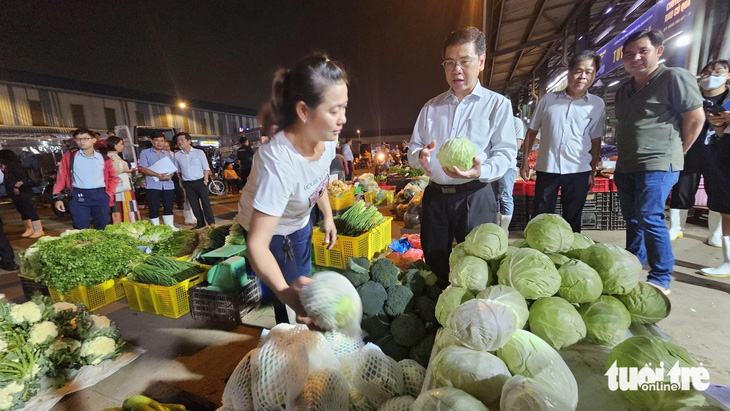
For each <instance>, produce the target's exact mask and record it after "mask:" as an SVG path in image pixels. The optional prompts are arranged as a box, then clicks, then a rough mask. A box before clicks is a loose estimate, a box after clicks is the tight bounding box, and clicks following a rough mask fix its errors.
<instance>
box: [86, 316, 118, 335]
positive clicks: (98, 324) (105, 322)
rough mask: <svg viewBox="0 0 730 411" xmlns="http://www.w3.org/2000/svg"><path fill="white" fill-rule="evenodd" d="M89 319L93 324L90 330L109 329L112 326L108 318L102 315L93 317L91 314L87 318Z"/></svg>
mask: <svg viewBox="0 0 730 411" xmlns="http://www.w3.org/2000/svg"><path fill="white" fill-rule="evenodd" d="M89 319H90V320H91V322H93V323H94V325H93V327H92V330H94V331H97V330H103V329H105V328H109V327H110V326H111V325H112V322H111V321H110V320H109V317H105V316H103V315H94V314H91V315H90V316H89Z"/></svg>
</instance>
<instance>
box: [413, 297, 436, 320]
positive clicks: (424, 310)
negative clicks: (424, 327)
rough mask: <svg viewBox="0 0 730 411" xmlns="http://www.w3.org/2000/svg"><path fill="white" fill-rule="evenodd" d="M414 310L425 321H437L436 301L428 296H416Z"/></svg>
mask: <svg viewBox="0 0 730 411" xmlns="http://www.w3.org/2000/svg"><path fill="white" fill-rule="evenodd" d="M413 311H414V312H415V313H416V314H418V318H420V319H421V321H423V322H424V323H432V322H436V303H435V302H434V301H433V300H432V299H430V298H428V297H418V298H416V299H415V303H414V307H413Z"/></svg>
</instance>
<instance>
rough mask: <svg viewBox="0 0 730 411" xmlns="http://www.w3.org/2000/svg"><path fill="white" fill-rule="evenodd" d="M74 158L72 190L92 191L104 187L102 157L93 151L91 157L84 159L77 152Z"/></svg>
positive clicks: (80, 152)
mask: <svg viewBox="0 0 730 411" xmlns="http://www.w3.org/2000/svg"><path fill="white" fill-rule="evenodd" d="M75 156H76V157H74V169H73V170H72V171H71V172H72V173H73V186H74V188H81V189H93V188H104V187H106V181H105V179H104V156H102V155H101V153H100V152H98V151H94V154H93V155H92V156H91V157H86V156H85V155H84V153H83V151H82V150H79V151H77V152H76V154H75Z"/></svg>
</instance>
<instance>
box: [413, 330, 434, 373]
mask: <svg viewBox="0 0 730 411" xmlns="http://www.w3.org/2000/svg"><path fill="white" fill-rule="evenodd" d="M434 341H436V336H435V335H427V336H426V337H424V338H423V339H422V340H421V341H419V342H418V344H416V345H415V346H414V347H413V348H411V352H410V353H409V358H410V359H412V360H416V361H418V363H419V364H421V365H422V366H424V367H428V360H429V359H430V358H431V352H432V351H433V343H434Z"/></svg>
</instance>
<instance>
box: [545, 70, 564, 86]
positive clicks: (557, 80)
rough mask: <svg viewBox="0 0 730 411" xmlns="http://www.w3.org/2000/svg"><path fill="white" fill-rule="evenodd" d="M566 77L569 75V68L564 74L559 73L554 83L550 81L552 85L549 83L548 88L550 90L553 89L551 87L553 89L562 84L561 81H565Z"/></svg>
mask: <svg viewBox="0 0 730 411" xmlns="http://www.w3.org/2000/svg"><path fill="white" fill-rule="evenodd" d="M566 77H568V70H565V71H564V72H563V74H561V75H559V76H558V77H556V78H555V80H553V82H552V83H550V85H549V86H547V89H548V90H551V89H552V88H553V87H555V86H557V85H558V84H560V82H561V81H563V80H564V79H565V78H566Z"/></svg>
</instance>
